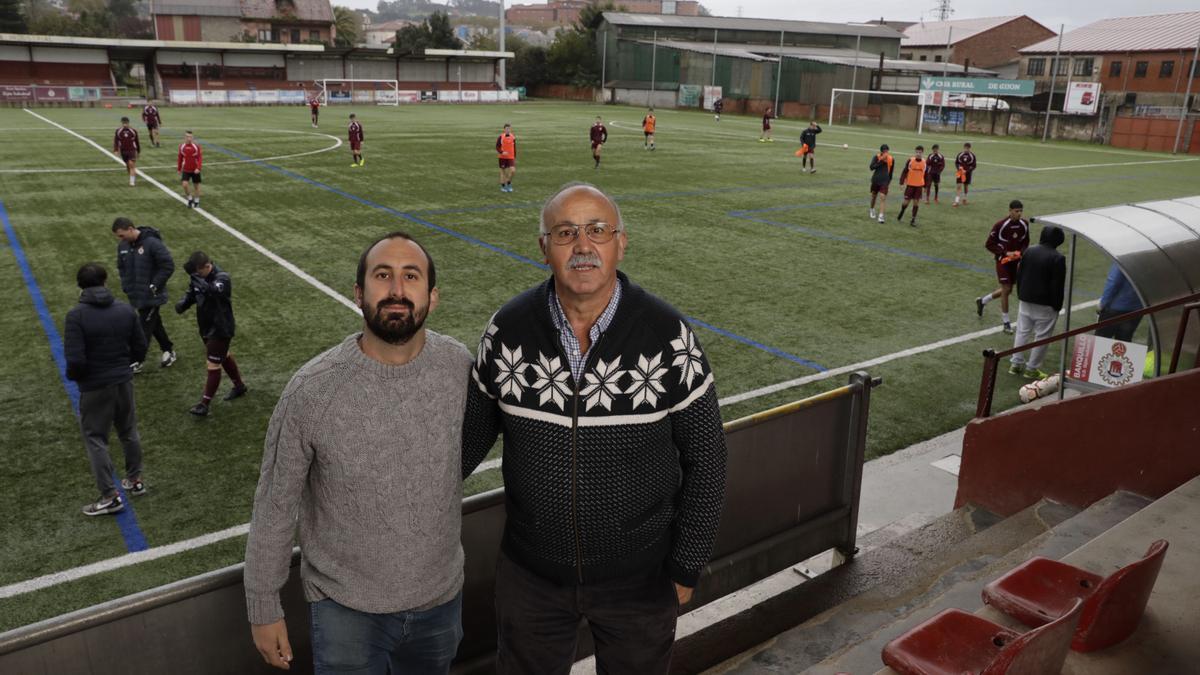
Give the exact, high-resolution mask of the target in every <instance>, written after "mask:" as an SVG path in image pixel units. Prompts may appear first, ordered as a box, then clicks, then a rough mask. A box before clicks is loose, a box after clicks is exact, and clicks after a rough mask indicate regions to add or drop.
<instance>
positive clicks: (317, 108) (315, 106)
mask: <svg viewBox="0 0 1200 675" xmlns="http://www.w3.org/2000/svg"><path fill="white" fill-rule="evenodd" d="M308 109H309V111H310V112H311V113H312V125H313V128H314V129H316V128H317V117H318V116H319V115H320V114H321V102H320V101H319V100H317V97H316V96H314V97H312V98H311V99H310V100H309V101H308Z"/></svg>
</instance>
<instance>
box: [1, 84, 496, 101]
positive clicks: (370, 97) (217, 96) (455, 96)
mask: <svg viewBox="0 0 1200 675" xmlns="http://www.w3.org/2000/svg"><path fill="white" fill-rule="evenodd" d="M48 91H54V92H55V94H53V95H49V94H47V97H45V98H43V97H42V96H41V92H40V90H39V89H38V88H36V87H23V86H12V85H0V101H21V100H29V99H31V98H34V97H37V99H38V100H63V101H65V100H68V92H67V89H65V88H61V87H60V88H58V89H53V90H48ZM51 96H56V97H57V98H53V97H51ZM517 96H518V94H517V92H515V91H479V90H474V89H471V90H466V91H463V92H459V91H458V90H457V89H450V90H444V91H416V90H412V91H400V92H397V91H394V90H391V89H381V90H379V91H374V90H371V89H363V90H357V89H356V90H355V91H354V95H353V101H354V102H357V103H364V102H365V103H369V102H371V101H374V102H375V103H388V104H390V103H393V102H399V103H419V102H421V101H430V102H432V101H444V102H451V103H459V102H463V103H494V102H505V103H507V102H514V101H516V100H517ZM167 98H168V100H170V101H171V103H173V104H177V105H195V104H196V103H202V104H205V105H225V104H236V105H248V104H259V105H262V104H275V103H283V104H300V105H304V104H307V103H308V96H307V93H306V92H305V91H304V90H302V89H258V90H252V89H230V90H224V89H204V90H201V91H200V93H199V96H197V94H196V90H194V89H172V90H171V91H170V92H168V95H167ZM329 98H330V102H331V103H350V102H351V94H350V92H349V91H331V92H329Z"/></svg>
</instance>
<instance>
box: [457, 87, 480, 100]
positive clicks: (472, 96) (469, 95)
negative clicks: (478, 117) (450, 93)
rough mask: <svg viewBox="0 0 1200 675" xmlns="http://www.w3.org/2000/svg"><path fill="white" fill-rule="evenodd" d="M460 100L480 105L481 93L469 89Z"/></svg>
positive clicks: (461, 95) (462, 94)
mask: <svg viewBox="0 0 1200 675" xmlns="http://www.w3.org/2000/svg"><path fill="white" fill-rule="evenodd" d="M459 98H460V100H461V101H463V102H464V103H479V92H478V91H476V90H474V89H468V90H466V91H464V92H462V93H461V94H460V97H459Z"/></svg>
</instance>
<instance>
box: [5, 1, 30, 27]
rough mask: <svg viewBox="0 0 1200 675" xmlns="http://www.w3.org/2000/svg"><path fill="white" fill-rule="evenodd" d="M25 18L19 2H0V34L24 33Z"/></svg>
mask: <svg viewBox="0 0 1200 675" xmlns="http://www.w3.org/2000/svg"><path fill="white" fill-rule="evenodd" d="M24 32H25V17H24V15H22V14H21V2H20V0H0V33H24Z"/></svg>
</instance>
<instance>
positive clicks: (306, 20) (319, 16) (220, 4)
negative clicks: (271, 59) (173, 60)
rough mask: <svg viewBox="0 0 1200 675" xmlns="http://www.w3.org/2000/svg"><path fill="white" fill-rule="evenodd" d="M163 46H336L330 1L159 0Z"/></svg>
mask: <svg viewBox="0 0 1200 675" xmlns="http://www.w3.org/2000/svg"><path fill="white" fill-rule="evenodd" d="M150 7H151V19H152V20H153V22H154V35H155V37H156V38H157V39H159V40H187V41H190V42H231V41H232V42H241V41H252V42H272V43H280V44H301V43H315V42H324V43H327V44H332V43H333V39H334V37H335V34H336V33H335V30H334V23H333V7H332V6H330V3H329V0H154V2H152V3H150Z"/></svg>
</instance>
